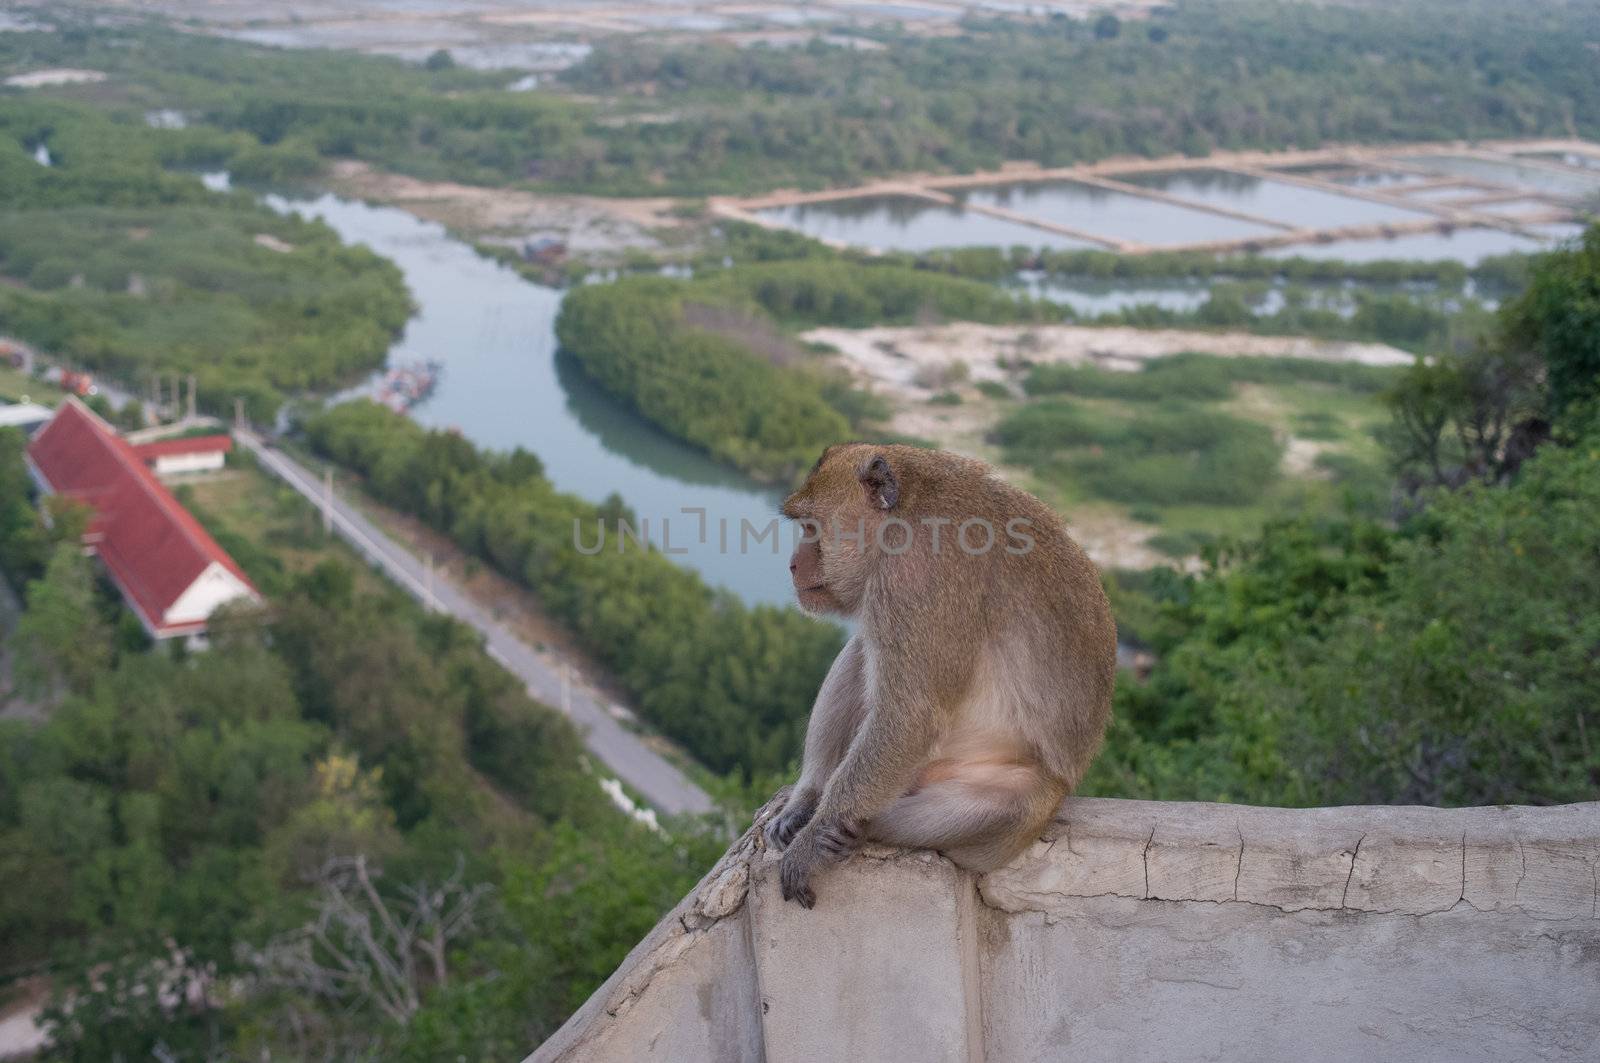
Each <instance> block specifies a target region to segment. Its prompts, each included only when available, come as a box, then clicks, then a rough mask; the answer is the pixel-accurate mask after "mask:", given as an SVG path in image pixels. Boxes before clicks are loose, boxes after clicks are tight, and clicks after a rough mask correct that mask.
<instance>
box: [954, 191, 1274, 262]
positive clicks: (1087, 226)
mask: <svg viewBox="0 0 1600 1063" xmlns="http://www.w3.org/2000/svg"><path fill="white" fill-rule="evenodd" d="M966 201H967V202H968V203H978V204H982V205H984V206H996V207H1005V208H1008V209H1010V210H1015V211H1019V212H1021V213H1023V214H1028V215H1032V216H1034V217H1039V218H1044V219H1045V220H1047V221H1053V222H1056V223H1058V224H1060V225H1066V226H1070V227H1071V228H1074V229H1078V230H1080V231H1082V232H1086V233H1089V234H1090V235H1092V236H1109V237H1113V238H1115V239H1119V240H1134V241H1137V242H1139V243H1147V244H1154V245H1157V246H1164V245H1168V244H1189V243H1202V242H1204V241H1207V240H1242V239H1247V238H1249V237H1252V236H1269V235H1271V234H1273V233H1275V232H1277V230H1276V229H1273V228H1271V227H1269V226H1266V225H1252V224H1251V223H1249V222H1245V221H1239V220H1237V219H1235V218H1225V217H1223V216H1221V215H1219V214H1208V213H1206V212H1205V211H1200V210H1188V209H1186V208H1184V207H1178V206H1174V205H1173V204H1171V203H1163V202H1161V201H1160V200H1156V199H1145V198H1144V197H1142V196H1134V195H1129V194H1127V193H1125V192H1113V191H1111V190H1109V189H1105V188H1099V187H1096V186H1094V185H1086V184H1080V183H1079V182H1077V181H1037V182H1033V181H1019V182H1015V183H1013V184H1007V185H996V186H993V187H987V188H974V189H971V190H969V191H968V192H967V193H966Z"/></svg>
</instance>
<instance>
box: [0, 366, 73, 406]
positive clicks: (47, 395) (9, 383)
mask: <svg viewBox="0 0 1600 1063" xmlns="http://www.w3.org/2000/svg"><path fill="white" fill-rule="evenodd" d="M23 396H27V398H28V400H29V401H30V402H37V403H41V404H43V405H45V406H54V405H55V404H56V403H58V402H60V401H61V400H62V399H64V398H65V397H66V394H65V393H64V392H63V391H62V390H61V389H60V388H57V387H53V386H51V385H50V384H46V383H45V382H44V381H43V380H40V379H39V378H38V377H36V376H29V375H28V374H26V373H24V372H23V371H22V370H20V369H14V368H12V367H11V366H9V365H3V364H0V399H4V400H5V401H6V402H20V401H22V398H23Z"/></svg>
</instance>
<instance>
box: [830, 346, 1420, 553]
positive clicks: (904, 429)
mask: <svg viewBox="0 0 1600 1063" xmlns="http://www.w3.org/2000/svg"><path fill="white" fill-rule="evenodd" d="M801 338H802V339H804V340H806V341H807V342H811V343H820V344H826V345H827V346H829V347H832V348H834V349H836V350H837V351H838V352H839V354H840V356H841V360H842V362H843V364H844V365H845V367H846V368H847V369H848V370H849V371H850V373H851V374H852V375H853V376H854V377H855V378H856V380H857V381H858V382H860V383H862V384H864V385H866V386H867V387H869V388H870V389H871V390H873V391H874V392H876V393H877V394H879V395H881V396H883V397H884V398H887V399H888V400H889V402H890V407H891V409H892V411H893V412H892V414H891V417H890V420H889V424H888V427H889V428H890V430H892V431H893V432H895V433H898V434H900V435H907V436H914V437H916V438H919V439H926V440H929V441H930V442H933V443H935V444H937V445H938V446H940V447H942V448H944V449H946V450H952V451H955V452H956V453H959V454H967V455H971V456H973V457H977V458H982V459H984V460H986V461H989V462H992V463H995V464H996V465H997V467H998V468H999V470H1000V472H1001V474H1002V475H1004V476H1005V477H1006V479H1008V480H1010V481H1012V482H1013V483H1017V484H1020V485H1023V486H1029V481H1030V479H1031V477H1030V475H1029V473H1028V472H1027V470H1025V469H1019V468H1015V467H1009V466H1006V465H1004V464H1002V463H1000V462H999V460H998V459H999V453H998V451H997V450H996V449H995V448H994V447H993V446H992V445H991V444H989V442H988V441H987V436H988V434H989V432H990V430H991V429H992V428H993V427H994V425H995V424H996V422H998V420H999V419H1000V417H1001V416H1002V414H1003V410H1004V409H1005V406H1004V404H1003V403H1000V402H996V401H994V400H992V399H987V398H984V397H982V396H981V395H980V394H979V393H978V392H977V391H976V390H975V389H973V388H971V387H970V386H961V385H959V384H957V390H958V391H959V392H960V393H961V394H962V395H963V399H964V401H963V402H962V403H961V404H959V405H955V406H946V405H942V404H939V403H932V402H929V399H931V398H932V397H933V396H934V395H936V394H938V393H940V392H942V391H945V390H948V389H949V388H950V387H951V382H952V381H962V380H964V381H967V382H971V383H977V382H982V381H993V382H996V383H1001V384H1004V385H1006V386H1007V387H1008V388H1009V389H1011V390H1013V391H1017V390H1018V381H1019V378H1020V375H1021V373H1022V372H1023V366H1024V363H1031V364H1039V363H1060V364H1065V365H1084V366H1089V365H1092V366H1097V367H1099V368H1101V369H1107V370H1114V371H1133V370H1137V369H1138V368H1140V366H1142V365H1143V364H1144V363H1145V362H1146V361H1149V360H1151V359H1155V358H1165V357H1170V356H1171V355H1174V354H1181V353H1185V352H1191V351H1192V352H1197V353H1203V354H1215V355H1220V356H1223V357H1239V358H1250V357H1285V356H1286V357H1293V358H1307V359H1313V360H1317V361H1330V362H1359V363H1362V364H1365V365H1409V364H1411V361H1412V355H1410V354H1407V353H1406V352H1405V351H1401V350H1398V349H1397V348H1394V347H1389V346H1386V345H1384V344H1380V343H1349V342H1343V341H1332V340H1317V339H1309V338H1306V337H1279V336H1257V335H1255V334H1253V333H1246V332H1196V331H1184V330H1179V329H1138V328H1124V327H1095V326H1079V325H979V324H973V323H970V322H963V323H956V324H948V325H936V326H928V327H918V326H913V327H903V328H867V329H842V328H819V329H812V330H811V331H809V332H807V333H805V334H804V335H803V336H802V337H801ZM962 367H964V368H962ZM1245 390H1246V392H1247V394H1246V395H1244V396H1243V398H1242V401H1244V402H1246V403H1248V404H1253V405H1254V406H1256V407H1259V408H1258V409H1255V410H1253V411H1252V412H1253V413H1255V414H1256V415H1258V419H1261V420H1265V421H1269V422H1271V423H1272V425H1273V427H1274V430H1275V431H1277V432H1279V434H1280V436H1283V437H1284V455H1283V469H1284V472H1285V473H1286V474H1288V475H1290V476H1297V477H1302V478H1306V477H1315V476H1319V475H1321V474H1320V472H1319V471H1318V470H1317V468H1316V467H1315V462H1316V458H1317V455H1318V454H1320V453H1321V452H1322V451H1323V450H1325V449H1327V448H1326V446H1325V445H1324V444H1322V443H1318V442H1315V441H1313V440H1308V439H1300V438H1296V437H1294V436H1292V435H1290V434H1289V433H1288V430H1287V426H1286V424H1285V423H1284V422H1285V420H1286V418H1285V415H1284V412H1283V411H1282V410H1278V409H1275V408H1273V409H1267V408H1266V407H1267V406H1268V405H1270V399H1269V398H1268V397H1267V396H1266V394H1265V393H1264V392H1263V391H1262V390H1261V389H1259V388H1247V389H1245ZM1262 415H1265V416H1262ZM1057 508H1062V507H1059V506H1058V507H1057ZM1064 515H1066V516H1067V519H1068V527H1069V529H1070V530H1071V532H1072V536H1073V538H1074V539H1076V540H1077V541H1078V543H1079V544H1080V545H1081V546H1082V547H1083V548H1084V550H1086V551H1087V552H1088V554H1089V556H1090V557H1091V558H1093V559H1094V561H1095V563H1096V564H1098V565H1101V566H1109V567H1112V568H1151V567H1154V566H1156V565H1176V566H1178V567H1181V568H1187V569H1192V568H1193V567H1194V566H1195V564H1196V562H1195V559H1193V558H1190V559H1186V560H1185V561H1181V562H1180V561H1174V559H1173V558H1171V557H1169V556H1168V555H1166V554H1163V553H1161V552H1159V551H1157V550H1155V549H1153V548H1151V547H1150V546H1148V545H1146V543H1147V541H1148V540H1149V538H1150V537H1151V536H1152V535H1154V534H1155V533H1156V532H1157V530H1158V529H1156V528H1153V527H1151V526H1150V525H1148V524H1144V523H1141V522H1139V521H1136V520H1132V519H1131V518H1129V517H1128V516H1127V515H1126V514H1125V513H1123V512H1122V511H1121V510H1120V509H1119V508H1116V507H1098V506H1073V507H1069V508H1067V510H1066V512H1065V514H1064Z"/></svg>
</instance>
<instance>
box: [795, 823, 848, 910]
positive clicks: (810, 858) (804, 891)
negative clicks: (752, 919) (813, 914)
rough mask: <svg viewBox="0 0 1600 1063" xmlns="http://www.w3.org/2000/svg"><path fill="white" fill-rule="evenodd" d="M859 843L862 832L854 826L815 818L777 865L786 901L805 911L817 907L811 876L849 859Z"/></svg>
mask: <svg viewBox="0 0 1600 1063" xmlns="http://www.w3.org/2000/svg"><path fill="white" fill-rule="evenodd" d="M860 842H861V830H860V828H859V826H858V825H856V824H854V823H850V822H848V821H846V820H843V819H839V818H833V817H830V818H829V819H826V820H817V819H813V820H812V821H811V822H810V823H809V824H807V825H806V827H805V828H804V829H802V830H801V831H800V833H799V834H796V835H795V837H794V840H793V841H792V842H790V844H789V848H787V849H785V850H784V853H783V862H782V863H781V864H779V865H778V887H779V889H780V890H781V892H782V893H783V899H784V900H786V901H795V902H796V903H798V904H799V905H800V906H801V907H802V908H811V907H813V906H815V905H816V903H817V895H816V893H815V892H813V890H812V889H811V876H812V875H813V874H815V873H816V872H818V871H821V870H822V869H823V868H826V867H829V866H831V865H833V864H837V863H838V862H839V861H841V860H843V859H844V858H845V857H847V856H849V855H850V853H851V852H852V851H854V850H855V847H856V846H857V845H859V844H860Z"/></svg>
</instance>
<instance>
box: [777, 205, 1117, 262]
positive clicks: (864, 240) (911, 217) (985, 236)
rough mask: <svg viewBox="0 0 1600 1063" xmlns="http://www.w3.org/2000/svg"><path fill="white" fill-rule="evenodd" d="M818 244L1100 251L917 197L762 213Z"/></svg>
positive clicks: (893, 248) (900, 248)
mask: <svg viewBox="0 0 1600 1063" xmlns="http://www.w3.org/2000/svg"><path fill="white" fill-rule="evenodd" d="M758 213H759V214H760V215H761V216H762V217H763V218H768V219H771V220H772V221H775V222H777V223H778V224H780V225H785V226H787V227H789V228H791V229H798V230H799V231H800V232H803V233H805V234H806V235H808V236H814V237H816V238H817V239H819V240H837V241H840V242H842V243H849V244H856V245H858V246H862V247H870V248H880V249H887V250H891V251H931V250H933V249H934V248H938V247H971V246H990V247H1016V246H1022V247H1053V248H1086V247H1098V246H1099V245H1098V244H1091V243H1088V242H1086V241H1083V240H1074V239H1072V238H1071V237H1068V236H1061V235H1058V234H1056V233H1053V232H1049V231H1047V230H1045V229H1035V228H1033V227H1032V226H1029V225H1021V224H1018V223H1017V222H1012V221H1006V220H1005V219H1004V218H991V217H989V216H988V215H986V214H973V213H968V212H967V211H964V210H962V209H961V208H960V207H952V206H948V205H946V204H943V203H935V202H933V201H932V200H928V199H919V198H917V197H915V196H855V197H852V198H850V199H830V200H826V201H824V202H821V203H800V204H797V205H795V206H790V207H773V208H771V209H769V210H763V211H759V212H758Z"/></svg>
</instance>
